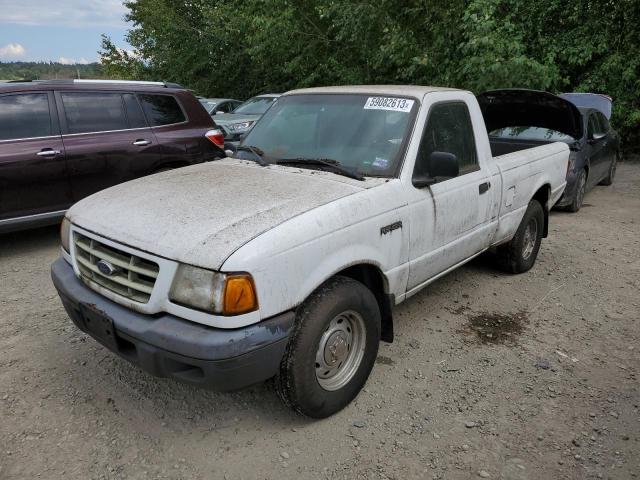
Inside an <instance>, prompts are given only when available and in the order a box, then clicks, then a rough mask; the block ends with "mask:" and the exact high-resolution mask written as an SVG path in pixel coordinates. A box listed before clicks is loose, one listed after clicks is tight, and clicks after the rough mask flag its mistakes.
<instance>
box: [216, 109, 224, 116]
mask: <svg viewBox="0 0 640 480" xmlns="http://www.w3.org/2000/svg"><path fill="white" fill-rule="evenodd" d="M221 113H224V112H223V111H222V110H216V115H220V114H221Z"/></svg>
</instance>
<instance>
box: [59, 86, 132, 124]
mask: <svg viewBox="0 0 640 480" xmlns="http://www.w3.org/2000/svg"><path fill="white" fill-rule="evenodd" d="M61 97H62V104H63V105H64V113H65V118H66V119H67V130H68V133H88V132H107V131H110V130H124V129H127V128H129V124H128V123H127V116H126V114H125V111H124V104H123V102H122V95H121V94H119V93H108V92H91V93H89V92H86V93H85V92H82V93H78V92H64V93H62V94H61Z"/></svg>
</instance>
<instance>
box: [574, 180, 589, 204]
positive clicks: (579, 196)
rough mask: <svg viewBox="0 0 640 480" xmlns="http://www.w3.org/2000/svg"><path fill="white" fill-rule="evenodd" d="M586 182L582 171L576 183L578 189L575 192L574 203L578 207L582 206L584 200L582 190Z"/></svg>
mask: <svg viewBox="0 0 640 480" xmlns="http://www.w3.org/2000/svg"><path fill="white" fill-rule="evenodd" d="M586 183H587V182H586V179H585V175H584V172H582V174H581V175H580V183H579V184H578V191H577V193H576V205H577V206H578V207H581V206H582V201H583V200H584V190H585V184H586Z"/></svg>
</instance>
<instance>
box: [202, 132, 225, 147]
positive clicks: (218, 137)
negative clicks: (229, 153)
mask: <svg viewBox="0 0 640 480" xmlns="http://www.w3.org/2000/svg"><path fill="white" fill-rule="evenodd" d="M204 136H205V137H207V139H208V140H209V141H210V142H211V143H213V144H214V145H215V146H216V147H220V148H224V133H223V132H222V130H220V129H219V128H216V129H214V130H209V131H208V132H207V133H205V134H204Z"/></svg>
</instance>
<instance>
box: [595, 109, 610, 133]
mask: <svg viewBox="0 0 640 480" xmlns="http://www.w3.org/2000/svg"><path fill="white" fill-rule="evenodd" d="M597 115H598V119H599V120H600V133H608V132H609V130H610V129H611V126H610V125H609V120H607V117H605V116H604V114H602V113H599V112H598V114H597Z"/></svg>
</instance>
